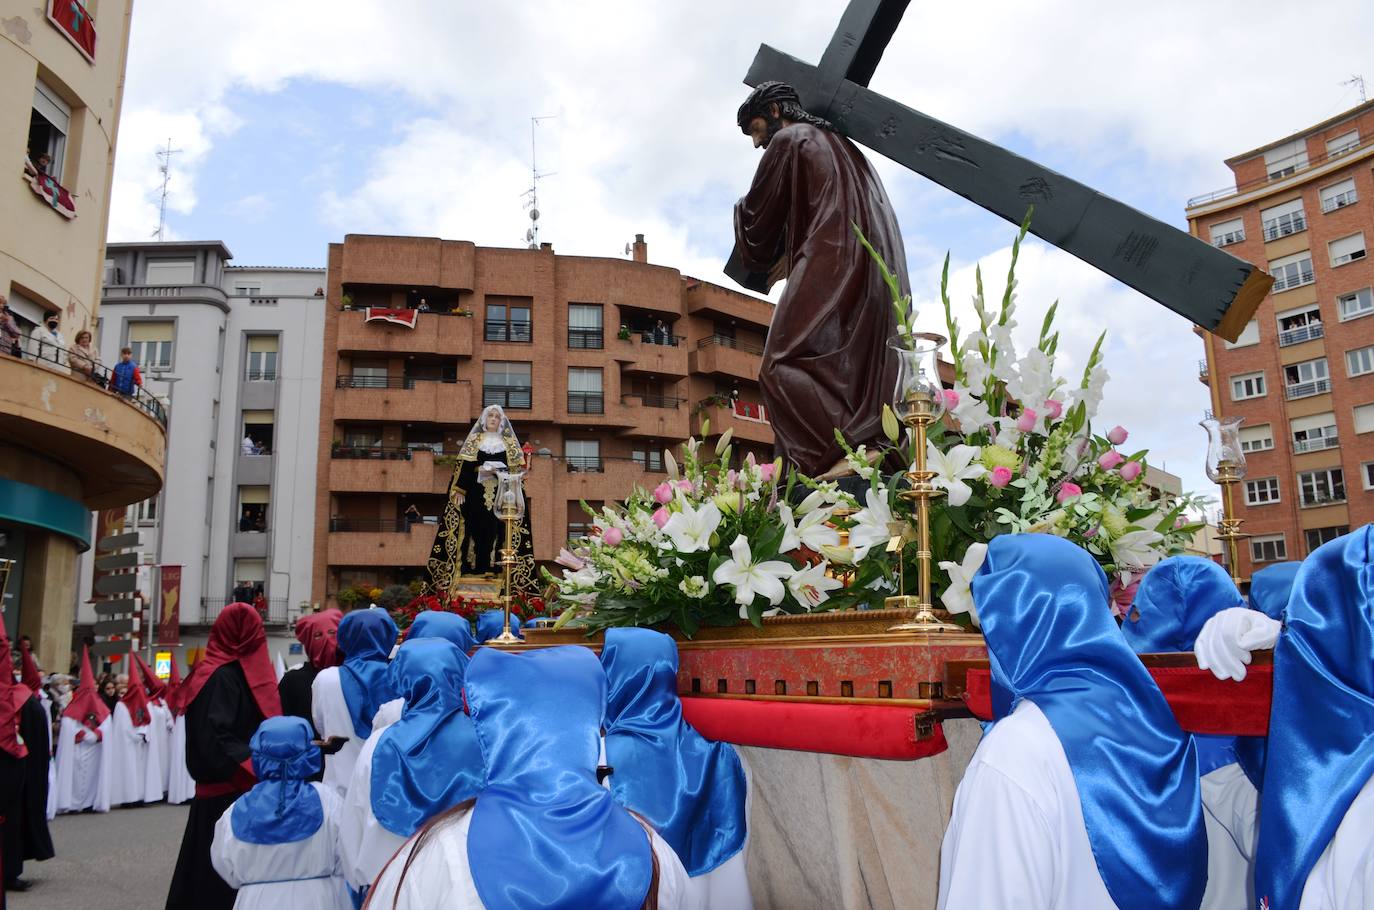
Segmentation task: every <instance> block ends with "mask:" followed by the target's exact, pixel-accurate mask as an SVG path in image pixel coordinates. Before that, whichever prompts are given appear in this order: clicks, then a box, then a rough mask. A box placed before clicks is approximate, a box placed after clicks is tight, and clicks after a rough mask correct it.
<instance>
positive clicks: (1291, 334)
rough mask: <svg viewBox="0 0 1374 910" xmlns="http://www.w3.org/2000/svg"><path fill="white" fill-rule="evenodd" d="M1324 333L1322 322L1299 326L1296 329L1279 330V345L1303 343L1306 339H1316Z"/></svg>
mask: <svg viewBox="0 0 1374 910" xmlns="http://www.w3.org/2000/svg"><path fill="white" fill-rule="evenodd" d="M1322 334H1323V329H1322V324H1321V323H1320V322H1313V323H1309V324H1308V325H1302V326H1298V327H1297V328H1296V329H1289V330H1288V331H1286V332H1279V347H1281V348H1286V347H1288V346H1289V345H1292V344H1302V343H1303V342H1304V341H1314V340H1316V339H1318V338H1320V337H1322Z"/></svg>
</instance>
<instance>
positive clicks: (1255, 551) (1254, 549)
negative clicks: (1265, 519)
mask: <svg viewBox="0 0 1374 910" xmlns="http://www.w3.org/2000/svg"><path fill="white" fill-rule="evenodd" d="M1287 558H1288V545H1287V544H1286V543H1285V542H1284V539H1283V535H1282V534H1267V535H1265V536H1264V537H1251V538H1250V561H1251V562H1279V561H1280V560H1284V559H1287Z"/></svg>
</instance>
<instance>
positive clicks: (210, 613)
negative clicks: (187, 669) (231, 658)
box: [181, 594, 288, 626]
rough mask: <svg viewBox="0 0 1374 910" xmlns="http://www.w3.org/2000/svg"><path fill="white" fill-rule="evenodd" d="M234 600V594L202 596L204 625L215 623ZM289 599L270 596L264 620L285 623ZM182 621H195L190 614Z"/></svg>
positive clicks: (202, 621) (269, 623) (270, 623)
mask: <svg viewBox="0 0 1374 910" xmlns="http://www.w3.org/2000/svg"><path fill="white" fill-rule="evenodd" d="M233 602H234V595H233V594H229V595H227V596H225V597H202V598H201V599H200V621H201V623H203V624H204V625H207V626H208V625H210V624H211V623H213V622H214V621H215V620H216V619H217V618H218V617H219V614H220V611H221V610H223V609H224V608H225V607H227V606H228V605H229V604H231V603H233ZM287 612H288V611H287V601H286V598H285V597H269V598H268V599H267V609H266V611H265V612H264V613H263V617H262V621H263V622H265V623H267V624H268V625H278V626H281V625H285V624H286V622H287V619H288V616H287ZM181 621H182V623H190V622H195V620H194V619H192V618H191V617H189V616H183V617H182V618H181Z"/></svg>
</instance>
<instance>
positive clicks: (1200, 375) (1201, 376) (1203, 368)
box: [1197, 360, 1211, 385]
mask: <svg viewBox="0 0 1374 910" xmlns="http://www.w3.org/2000/svg"><path fill="white" fill-rule="evenodd" d="M1210 377H1211V372H1210V369H1209V368H1208V366H1207V361H1205V360H1199V361H1198V362H1197V381H1198V382H1200V383H1202V384H1203V385H1207V384H1208V382H1207V380H1208V379H1209V378H1210Z"/></svg>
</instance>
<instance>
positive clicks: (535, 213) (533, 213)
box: [530, 209, 539, 221]
mask: <svg viewBox="0 0 1374 910" xmlns="http://www.w3.org/2000/svg"><path fill="white" fill-rule="evenodd" d="M530 220H531V221H538V220H539V209H530Z"/></svg>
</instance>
